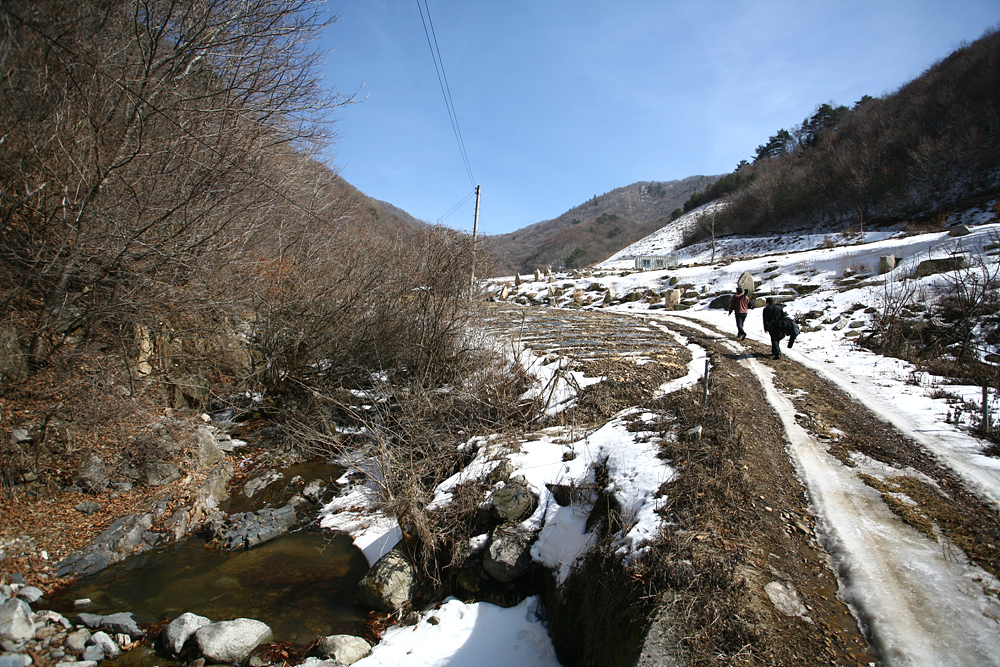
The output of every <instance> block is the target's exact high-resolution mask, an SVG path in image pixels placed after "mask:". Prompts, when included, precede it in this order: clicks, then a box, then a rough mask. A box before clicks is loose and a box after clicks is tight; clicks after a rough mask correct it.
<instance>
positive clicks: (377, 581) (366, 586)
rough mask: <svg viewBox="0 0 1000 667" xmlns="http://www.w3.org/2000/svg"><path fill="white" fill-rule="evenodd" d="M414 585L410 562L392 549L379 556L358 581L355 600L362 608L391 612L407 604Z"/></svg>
mask: <svg viewBox="0 0 1000 667" xmlns="http://www.w3.org/2000/svg"><path fill="white" fill-rule="evenodd" d="M418 588H419V586H418V585H417V571H416V569H414V567H413V564H412V563H410V561H409V560H407V558H406V556H405V555H403V553H402V552H400V551H399V550H398V549H393V550H392V551H390V552H389V553H387V554H386V555H384V556H382V557H381V558H379V559H378V561H377V562H376V563H375V564H374V565H373V566H372V567H371V569H370V570H368V574H366V575H365V576H364V578H363V579H362V580H361V581H360V582H359V583H358V593H357V598H356V599H357V601H358V603H360V604H361V605H363V606H365V607H369V608H371V609H376V610H378V611H385V612H389V613H393V612H395V611H398V610H399V609H402V608H403V606H405V605H406V604H408V603H409V602H410V600H412V599H413V596H414V595H416V593H417V589H418Z"/></svg>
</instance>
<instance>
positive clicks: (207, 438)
mask: <svg viewBox="0 0 1000 667" xmlns="http://www.w3.org/2000/svg"><path fill="white" fill-rule="evenodd" d="M195 439H196V441H197V452H198V459H199V460H200V461H201V464H202V465H205V466H213V465H215V464H216V463H218V462H219V461H221V460H222V459H223V458H225V456H226V454H225V452H223V451H222V447H220V446H219V441H218V440H217V439H216V432H215V429H213V428H211V427H210V426H208V425H207V424H202V425H201V426H199V427H198V431H197V433H196V434H195Z"/></svg>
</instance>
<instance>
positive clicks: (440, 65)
mask: <svg viewBox="0 0 1000 667" xmlns="http://www.w3.org/2000/svg"><path fill="white" fill-rule="evenodd" d="M423 3H424V4H423V5H421V4H420V0H417V9H419V10H420V22H421V23H423V25H424V34H425V35H426V36H427V47H428V48H429V49H430V50H431V60H433V61H434V71H435V72H436V73H437V77H438V84H439V85H440V86H441V95H443V96H444V104H445V107H446V108H447V109H448V118H449V119H450V120H451V129H452V131H453V132H454V133H455V140H456V141H457V142H458V150H459V152H461V154H462V162H463V163H464V164H465V171H466V173H467V174H468V175H469V181H470V182H471V183H472V185H473V186H474V185H475V184H476V177H475V176H473V175H472V165H471V164H470V163H469V155H468V153H466V151H465V142H464V141H463V140H462V130H461V128H460V127H459V126H458V114H457V113H456V112H455V103H454V102H453V101H452V99H451V88H450V87H449V86H448V76H447V75H446V74H445V72H444V61H443V60H442V59H441V51H440V49H438V43H437V35H436V34H435V32H434V22H433V21H432V20H431V10H430V7H428V6H427V0H423ZM424 12H426V13H427V18H426V20H425V19H424ZM428 25H429V26H430V29H429V30H428ZM432 41H433V44H432Z"/></svg>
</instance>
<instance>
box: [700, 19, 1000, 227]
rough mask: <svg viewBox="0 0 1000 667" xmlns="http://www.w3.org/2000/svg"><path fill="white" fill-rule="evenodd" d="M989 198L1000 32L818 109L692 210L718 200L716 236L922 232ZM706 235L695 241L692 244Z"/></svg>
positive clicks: (999, 164) (995, 174)
mask: <svg viewBox="0 0 1000 667" xmlns="http://www.w3.org/2000/svg"><path fill="white" fill-rule="evenodd" d="M998 189H1000V32H997V31H996V30H995V29H994V30H991V31H989V32H988V33H987V34H986V35H985V36H984V37H982V38H981V39H979V40H977V41H976V42H974V43H972V44H969V45H966V46H963V47H962V48H960V49H958V50H957V51H955V52H954V53H952V54H951V55H949V56H948V57H947V58H945V59H944V60H942V61H941V62H939V63H936V64H935V65H933V66H932V67H930V68H929V69H928V70H927V71H926V72H925V73H924V74H923V75H921V76H920V77H918V78H917V79H915V80H914V81H912V82H910V83H908V84H906V85H904V86H902V87H901V88H900V89H899V90H897V91H895V92H893V93H891V94H888V95H885V96H883V97H879V98H874V97H869V96H865V97H864V98H863V99H861V100H858V101H857V102H856V103H854V104H853V105H852V106H851V107H847V106H840V105H833V104H822V105H820V106H819V107H818V108H817V110H816V112H815V114H814V115H813V116H811V117H809V118H806V119H805V120H804V121H803V122H802V123H801V124H800V125H797V126H795V127H792V128H791V129H790V130H789V129H781V130H778V132H776V133H775V134H774V135H773V136H771V137H770V138H769V139H768V141H767V143H765V144H762V145H760V146H758V147H757V150H756V155H755V157H754V159H753V161H752V163H749V162H747V163H743V164H741V165H740V167H738V168H737V170H736V171H735V172H733V173H732V174H728V175H726V176H724V177H723V178H722V179H720V180H719V181H718V182H717V183H716V184H715V186H714V187H713V188H711V189H709V190H708V191H706V192H705V193H702V194H700V195H699V196H698V197H696V198H695V200H693V201H692V203H704V202H705V201H708V200H710V199H714V198H716V197H723V196H724V197H727V201H728V203H729V205H728V206H727V207H726V209H725V210H724V211H722V212H720V214H719V215H718V216H717V219H716V221H715V222H716V233H717V234H718V233H723V234H724V233H764V232H768V233H770V232H774V231H781V230H786V229H810V228H835V229H840V230H858V231H860V230H863V229H867V228H871V227H873V226H885V225H892V224H897V223H920V224H926V223H933V222H935V221H938V220H943V219H944V217H945V216H946V215H947V214H948V213H950V212H952V211H956V210H960V209H962V208H967V207H970V206H973V205H977V204H981V203H983V202H985V201H988V200H990V199H991V198H994V197H996V195H997V192H998ZM707 233H708V232H707V230H705V229H702V230H701V234H702V235H703V236H704V235H706V234H707Z"/></svg>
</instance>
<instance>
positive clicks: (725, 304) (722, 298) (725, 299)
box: [708, 294, 733, 310]
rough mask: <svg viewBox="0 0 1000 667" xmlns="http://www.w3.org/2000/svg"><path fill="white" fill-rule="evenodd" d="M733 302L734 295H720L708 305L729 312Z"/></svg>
mask: <svg viewBox="0 0 1000 667" xmlns="http://www.w3.org/2000/svg"><path fill="white" fill-rule="evenodd" d="M732 301H733V295H732V294H720V295H719V296H717V297H715V298H714V299H712V300H711V301H709V303H708V307H709V308H713V309H722V310H729V304H730V303H732Z"/></svg>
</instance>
